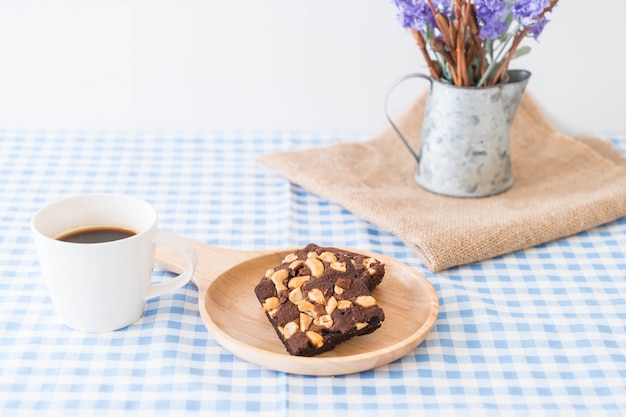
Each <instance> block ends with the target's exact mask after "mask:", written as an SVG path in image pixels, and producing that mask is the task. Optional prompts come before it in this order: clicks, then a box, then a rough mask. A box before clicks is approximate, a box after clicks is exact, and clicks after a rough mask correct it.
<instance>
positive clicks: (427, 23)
mask: <svg viewBox="0 0 626 417" xmlns="http://www.w3.org/2000/svg"><path fill="white" fill-rule="evenodd" d="M394 3H395V4H396V7H398V21H399V22H400V24H401V25H402V27H404V28H407V29H415V30H418V31H420V32H423V31H425V30H426V29H428V28H432V27H434V25H435V17H434V16H433V13H432V11H431V10H430V7H429V6H428V2H426V1H425V0H394Z"/></svg>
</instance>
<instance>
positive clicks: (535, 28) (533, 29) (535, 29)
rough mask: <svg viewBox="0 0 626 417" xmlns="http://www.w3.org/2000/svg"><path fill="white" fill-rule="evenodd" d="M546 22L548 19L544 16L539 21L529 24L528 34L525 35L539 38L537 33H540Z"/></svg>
mask: <svg viewBox="0 0 626 417" xmlns="http://www.w3.org/2000/svg"><path fill="white" fill-rule="evenodd" d="M547 23H548V19H546V18H545V17H543V18H541V20H540V21H538V22H537V23H534V24H533V25H531V26H530V29H529V30H528V35H526V36H528V37H531V38H535V39H537V38H539V35H541V32H543V28H544V27H545V26H546V24H547Z"/></svg>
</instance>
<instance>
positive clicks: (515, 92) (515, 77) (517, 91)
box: [502, 70, 531, 127]
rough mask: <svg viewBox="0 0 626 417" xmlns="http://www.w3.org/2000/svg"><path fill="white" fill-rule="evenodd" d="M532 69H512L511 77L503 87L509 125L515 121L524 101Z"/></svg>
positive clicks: (504, 104)
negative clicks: (518, 109)
mask: <svg viewBox="0 0 626 417" xmlns="http://www.w3.org/2000/svg"><path fill="white" fill-rule="evenodd" d="M530 75H531V73H530V71H526V70H510V71H509V78H508V80H507V82H506V83H505V84H503V89H502V107H503V109H504V113H505V115H506V121H507V123H508V125H509V127H510V126H511V124H512V123H513V119H514V118H515V114H516V113H517V108H518V107H519V105H520V103H521V102H522V97H523V95H524V91H525V90H526V86H527V85H528V80H529V79H530Z"/></svg>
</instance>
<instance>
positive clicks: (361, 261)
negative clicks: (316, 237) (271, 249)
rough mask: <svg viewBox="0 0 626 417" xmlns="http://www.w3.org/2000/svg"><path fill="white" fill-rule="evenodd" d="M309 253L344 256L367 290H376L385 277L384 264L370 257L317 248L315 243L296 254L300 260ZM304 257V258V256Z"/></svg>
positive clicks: (336, 249)
mask: <svg viewBox="0 0 626 417" xmlns="http://www.w3.org/2000/svg"><path fill="white" fill-rule="evenodd" d="M310 252H315V253H317V254H318V255H322V254H323V253H324V252H330V255H329V254H326V255H324V256H330V257H332V255H334V256H335V257H336V256H338V255H344V256H347V257H348V258H350V261H351V262H352V265H353V266H354V269H355V270H356V274H357V276H358V277H359V278H361V279H362V280H363V282H364V283H365V285H366V286H367V289H368V290H370V291H372V290H373V289H374V288H376V287H377V286H378V285H379V284H380V283H381V282H382V280H383V277H384V276H385V264H384V263H382V262H380V261H379V260H378V259H376V258H372V257H371V256H365V255H362V254H360V253H355V252H350V251H347V250H343V249H338V248H333V247H322V246H317V245H316V244H315V243H309V244H308V245H307V246H306V247H304V248H303V249H301V250H300V251H298V252H297V255H298V257H299V258H301V259H302V257H303V253H304V254H305V255H306V254H308V253H310ZM304 257H306V256H304Z"/></svg>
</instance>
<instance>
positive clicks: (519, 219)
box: [259, 94, 626, 272]
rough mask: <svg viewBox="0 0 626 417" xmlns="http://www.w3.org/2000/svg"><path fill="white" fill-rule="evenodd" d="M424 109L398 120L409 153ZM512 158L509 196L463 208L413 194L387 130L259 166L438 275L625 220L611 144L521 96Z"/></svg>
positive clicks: (403, 154) (622, 173)
mask: <svg viewBox="0 0 626 417" xmlns="http://www.w3.org/2000/svg"><path fill="white" fill-rule="evenodd" d="M425 101H426V100H425V98H424V97H423V98H420V99H419V100H417V102H416V103H415V104H414V105H413V106H412V107H411V108H410V109H409V110H408V111H407V112H406V113H404V115H403V116H402V117H400V118H398V121H397V124H398V127H399V128H400V130H401V131H403V132H404V133H405V134H406V136H407V138H410V139H409V140H411V141H412V144H413V147H414V149H416V150H419V136H420V129H421V120H422V115H423V112H424V105H425ZM511 159H512V161H511V163H512V170H513V176H514V179H515V182H514V184H513V187H512V188H510V189H509V190H508V191H506V192H504V193H502V194H499V195H496V196H492V197H486V198H467V199H466V198H451V197H443V196H440V195H437V194H433V193H430V192H428V191H425V190H424V189H422V188H421V187H419V186H418V185H417V184H416V182H415V180H414V178H413V176H414V173H415V170H416V167H417V166H416V162H415V160H414V159H413V158H412V156H411V155H410V154H409V152H408V151H407V150H406V148H405V147H404V145H403V144H402V142H401V141H400V140H399V139H398V137H397V136H396V134H395V132H394V131H393V130H392V129H391V128H388V129H386V130H384V131H383V132H382V133H380V134H379V135H377V136H376V137H374V138H372V139H370V140H367V141H364V142H363V141H359V142H352V143H339V144H335V145H331V146H328V147H324V148H315V149H305V150H300V151H295V152H284V153H274V154H266V155H261V156H260V157H259V160H260V161H261V162H263V163H264V164H266V165H268V166H270V167H272V168H273V169H275V170H277V171H279V172H280V173H281V174H282V175H283V176H284V177H286V178H287V179H288V180H290V181H292V182H294V183H296V184H299V185H300V186H302V187H304V188H305V189H307V190H309V191H311V192H313V193H315V194H317V195H319V196H321V197H323V198H326V199H328V200H330V201H334V202H336V203H338V204H340V205H342V206H343V207H345V208H346V209H348V210H350V211H351V212H353V213H354V214H356V215H357V216H360V217H362V218H364V219H366V220H368V221H370V222H371V223H374V224H376V225H378V226H380V227H381V228H383V229H386V230H388V231H390V232H392V233H394V234H395V235H397V236H398V237H399V238H400V239H402V240H403V241H404V242H406V243H407V244H408V245H409V246H410V247H411V248H413V249H414V250H415V252H416V253H417V254H418V256H419V257H420V258H421V259H422V261H423V262H424V264H425V265H426V267H427V268H428V269H430V270H431V271H435V272H436V271H441V270H444V269H447V268H449V267H452V266H456V265H462V264H466V263H470V262H474V261H480V260H484V259H489V258H492V257H494V256H497V255H501V254H506V253H509V252H513V251H517V250H521V249H524V248H529V247H532V246H535V245H538V244H540V243H545V242H548V241H551V240H554V239H558V238H562V237H565V236H568V235H572V234H574V233H577V232H580V231H583V230H586V229H589V228H591V227H594V226H598V225H601V224H604V223H608V222H611V221H613V220H616V219H618V218H620V217H622V216H624V215H626V160H625V159H624V158H623V157H622V156H621V155H620V154H617V153H616V152H614V151H613V150H612V146H611V144H610V143H608V142H605V141H603V140H600V139H593V138H578V139H575V138H571V137H568V136H565V135H563V134H560V133H559V132H557V131H556V130H555V129H554V128H553V127H552V126H551V125H550V124H549V123H548V122H547V121H546V120H545V118H544V117H543V116H542V115H541V113H540V111H539V110H538V108H537V106H536V104H535V103H534V102H533V100H532V99H531V98H530V97H529V95H528V94H526V95H525V97H524V98H523V100H522V104H521V105H520V108H519V110H518V113H517V115H516V117H515V120H514V122H513V125H512V127H511Z"/></svg>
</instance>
